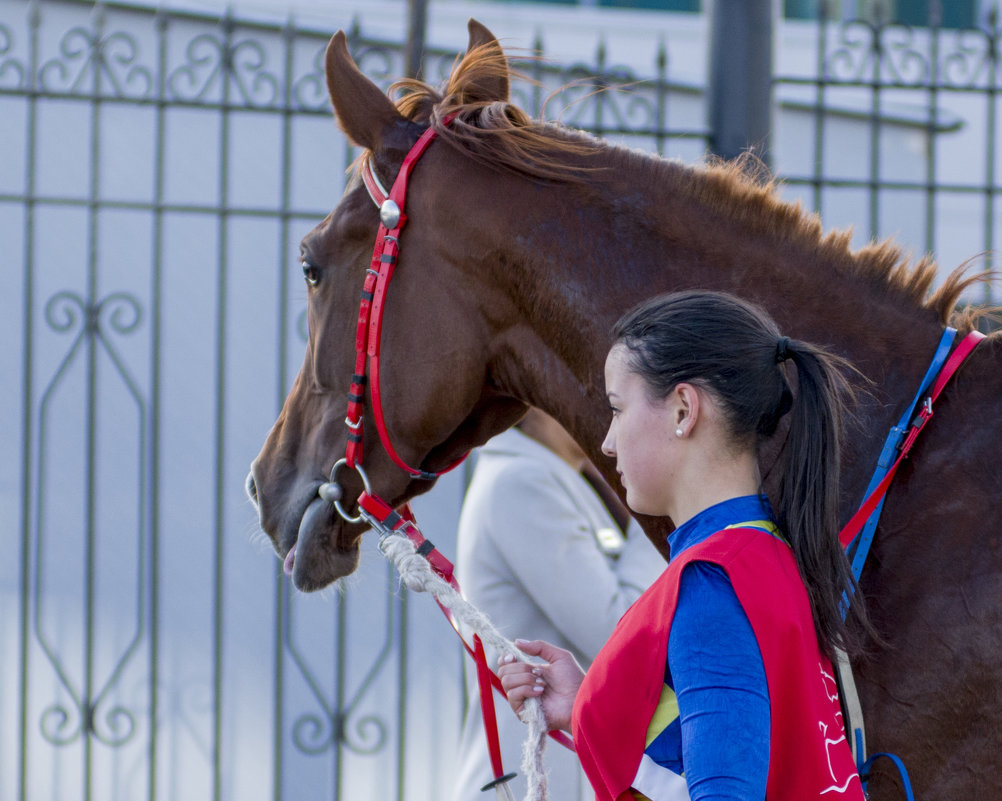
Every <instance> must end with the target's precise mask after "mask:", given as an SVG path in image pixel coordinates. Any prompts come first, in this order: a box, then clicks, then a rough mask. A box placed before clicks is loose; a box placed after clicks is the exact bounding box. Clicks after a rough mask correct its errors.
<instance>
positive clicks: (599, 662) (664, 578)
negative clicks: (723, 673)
mask: <svg viewBox="0 0 1002 801" xmlns="http://www.w3.org/2000/svg"><path fill="white" fill-rule="evenodd" d="M692 561H703V562H711V563H714V564H717V565H720V566H721V567H722V568H723V569H724V570H725V571H726V572H727V575H728V577H729V578H730V580H731V584H732V585H733V587H734V591H735V593H736V595H737V597H738V601H739V602H740V603H741V606H742V608H743V609H744V611H745V614H746V615H747V616H748V620H749V621H750V622H751V627H752V630H753V631H754V633H755V637H756V639H757V640H758V645H759V649H760V650H761V653H762V661H763V664H764V666H765V676H766V682H767V684H768V687H769V707H770V721H771V722H770V726H771V728H770V738H771V739H770V754H769V778H768V783H767V786H766V798H767V799H768V800H769V801H787V800H788V801H810V799H839V800H840V801H841V800H842V799H852V801H863V799H864V796H863V790H862V786H861V784H860V781H859V776H858V774H857V773H856V768H855V765H854V764H853V759H852V754H851V752H850V750H849V744H848V742H847V741H846V739H845V732H844V730H843V727H842V712H841V709H840V707H839V702H838V691H837V689H836V684H835V671H834V670H833V669H832V666H831V663H830V662H829V660H828V658H827V657H825V656H824V654H823V653H822V652H821V650H820V648H819V647H818V642H817V637H816V635H815V633H814V624H813V621H812V618H811V610H810V605H809V602H808V599H807V591H806V589H805V588H804V585H803V582H802V581H801V579H800V574H799V573H798V571H797V565H796V562H795V561H794V558H793V553H792V551H791V550H790V548H789V546H787V545H786V544H785V543H784V542H782V541H781V540H779V539H778V538H776V537H773V536H772V535H770V534H767V533H765V532H763V531H760V530H757V529H751V528H737V529H726V530H724V531H718V532H717V533H716V534H713V535H712V536H710V537H708V538H707V539H706V540H704V541H703V542H702V543H700V544H699V545H695V546H693V547H691V548H689V549H687V550H685V551H684V552H682V554H680V555H679V557H678V558H676V559H674V560H672V562H671V563H670V564H669V565H668V567H667V568H666V569H665V572H664V573H662V575H661V576H660V577H659V578H658V580H657V581H656V582H655V583H654V584H653V585H652V586H651V587H650V589H648V590H647V592H645V593H644V594H643V595H642V596H641V597H640V598H639V599H638V600H637V601H636V603H634V604H633V606H631V607H630V608H629V610H627V612H626V614H625V615H623V617H622V619H621V620H620V622H619V624H618V625H617V626H616V629H615V631H613V633H612V636H611V637H610V638H609V641H608V642H607V643H606V644H605V646H604V647H603V648H602V650H601V651H600V652H599V654H598V656H597V657H596V659H595V662H594V663H593V664H592V666H591V667H590V668H589V669H588V673H587V675H586V677H585V680H584V683H583V684H582V685H581V689H580V690H579V691H578V695H577V699H576V701H575V704H574V715H573V720H572V726H573V733H574V746H575V748H576V750H577V753H578V757H579V758H580V760H581V764H582V766H583V767H584V769H585V773H587V774H588V778H589V779H590V781H591V783H592V786H593V787H594V789H595V793H596V796H597V801H625V800H626V799H631V801H632V794H631V793H630V792H629V789H630V785H631V784H632V782H633V779H634V777H635V776H636V775H637V768H638V767H639V765H640V760H641V757H642V756H643V752H644V739H645V736H646V733H647V726H648V724H649V723H650V720H651V716H652V715H653V713H654V709H655V707H656V706H657V703H658V698H659V697H660V694H661V687H662V685H663V683H664V671H665V660H666V659H667V654H668V635H669V632H670V630H671V621H672V618H673V617H674V615H675V605H676V603H677V601H678V585H679V579H680V577H681V575H682V569H683V568H684V567H685V566H686V565H687V564H688V563H689V562H692Z"/></svg>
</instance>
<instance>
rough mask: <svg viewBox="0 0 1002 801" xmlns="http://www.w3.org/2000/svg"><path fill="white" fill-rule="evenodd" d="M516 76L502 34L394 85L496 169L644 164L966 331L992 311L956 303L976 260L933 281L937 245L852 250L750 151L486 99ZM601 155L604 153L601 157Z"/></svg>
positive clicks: (537, 174)
mask: <svg viewBox="0 0 1002 801" xmlns="http://www.w3.org/2000/svg"><path fill="white" fill-rule="evenodd" d="M509 76H514V77H519V78H522V79H523V80H529V79H528V78H526V76H524V75H520V74H519V73H517V72H513V71H512V70H511V66H510V62H509V59H508V57H507V56H506V55H505V54H504V53H503V51H502V50H501V49H500V48H499V47H497V45H496V43H489V44H485V45H481V46H479V47H475V48H473V49H472V50H470V51H469V52H468V53H467V54H466V55H465V56H463V57H462V58H460V59H457V62H456V63H455V64H454V65H453V69H452V70H451V72H450V75H449V78H448V79H447V81H446V82H445V83H444V85H443V86H442V88H441V89H435V88H433V87H431V86H430V85H428V84H426V83H424V82H422V81H418V80H415V79H404V80H400V81H397V82H396V83H394V84H393V85H392V86H391V87H390V94H391V96H392V95H393V94H394V93H399V95H400V96H399V97H398V98H397V99H396V100H395V104H396V107H397V110H398V111H399V112H400V113H401V114H402V115H403V116H405V117H406V118H408V119H410V120H412V121H414V122H417V123H421V124H427V125H431V126H433V127H434V128H435V130H436V132H437V134H438V136H439V138H440V139H441V140H442V141H443V142H445V143H447V144H449V145H450V146H452V147H454V148H456V149H458V150H461V151H462V152H464V153H465V154H466V155H468V156H469V157H471V158H473V159H474V160H476V161H478V162H480V163H481V164H484V165H485V166H488V167H490V168H492V169H495V170H501V171H507V172H513V173H516V174H519V175H523V176H526V177H528V178H531V179H535V180H542V181H559V182H563V183H571V184H582V183H585V182H586V181H587V180H588V179H589V177H594V176H595V173H597V172H599V171H607V170H609V169H610V162H616V164H615V170H614V172H618V169H619V168H620V167H631V166H632V167H639V168H640V170H639V174H642V175H649V176H651V177H650V179H649V180H651V181H652V182H654V183H656V184H658V185H659V186H660V188H661V189H662V190H664V188H665V186H671V187H672V192H673V193H675V192H677V193H679V194H681V195H682V196H685V197H691V198H692V199H693V200H696V201H698V202H700V203H702V204H704V205H705V206H706V207H707V208H709V209H711V210H713V211H715V212H716V213H719V214H725V215H727V216H728V217H729V218H730V219H733V220H735V221H738V222H741V223H742V224H743V225H744V226H746V228H747V229H750V230H755V231H759V232H761V233H763V234H765V235H768V236H771V237H774V238H778V239H781V240H783V241H784V242H786V243H791V244H795V245H799V246H801V247H803V248H804V249H807V250H811V251H814V252H816V253H817V254H818V257H819V258H820V259H823V260H825V261H826V262H829V263H831V264H834V265H835V266H836V269H838V270H839V271H840V272H843V273H844V274H847V275H854V276H856V277H858V278H859V279H861V280H863V281H865V282H867V283H868V284H870V285H872V286H873V288H874V289H875V290H877V291H885V292H890V293H893V294H896V295H898V296H899V297H902V298H903V299H904V300H905V301H906V302H910V303H913V304H915V305H917V306H918V307H920V308H923V309H926V310H929V311H932V312H933V313H935V314H936V315H937V317H938V318H939V320H940V322H941V323H943V324H944V325H946V324H951V325H953V326H955V327H957V328H958V330H960V331H961V332H966V331H968V330H970V329H971V328H973V327H974V325H975V323H976V321H977V319H978V318H979V317H980V316H982V315H983V314H984V313H985V311H986V310H984V309H980V308H978V307H972V306H967V307H964V308H960V309H958V304H959V303H960V299H961V296H962V294H963V292H964V291H965V290H966V289H967V288H968V287H970V286H971V285H972V284H975V283H977V282H979V281H985V280H987V277H986V276H985V275H983V274H975V275H968V274H967V271H968V268H969V267H970V266H971V262H970V261H969V262H967V263H965V264H962V265H960V266H959V267H957V268H956V269H954V270H953V271H952V272H951V273H950V274H949V275H948V276H947V277H946V279H945V280H944V281H943V283H942V284H941V285H940V286H939V287H938V288H936V289H935V290H934V291H933V290H932V288H933V285H934V283H935V280H936V278H937V274H938V273H937V267H936V262H935V260H934V259H933V258H932V257H931V256H930V255H925V256H922V257H921V258H920V259H919V260H918V261H917V262H916V263H914V264H912V263H911V262H910V261H909V259H908V257H907V256H906V254H905V253H904V251H903V250H902V248H901V247H900V246H898V245H897V244H895V243H894V242H893V241H892V240H884V241H879V242H878V241H875V242H871V243H870V244H868V245H865V246H864V247H862V248H860V249H858V250H856V251H853V250H852V249H851V240H852V229H845V230H835V231H831V232H829V233H827V234H826V233H825V232H824V229H823V227H822V224H821V219H820V217H819V216H818V215H817V214H815V213H811V212H807V211H806V210H805V209H804V208H803V206H802V205H801V203H800V202H799V201H797V202H789V201H786V200H783V199H781V198H780V197H779V194H778V191H777V184H776V180H775V178H774V177H773V176H772V175H771V174H770V173H769V170H768V168H767V167H766V165H765V164H764V163H762V162H761V161H759V160H757V159H755V158H754V157H753V156H751V155H745V156H742V157H739V158H737V159H734V160H731V161H723V160H720V159H710V160H709V161H708V163H707V164H705V165H702V166H699V167H693V166H690V165H684V164H682V163H681V162H677V161H672V160H665V159H663V158H660V157H658V156H656V155H653V154H650V153H646V152H641V151H638V150H633V149H630V148H626V147H623V146H621V145H617V144H614V143H611V142H607V141H605V140H602V139H599V138H598V137H595V136H592V135H591V134H588V133H586V132H584V131H580V130H577V129H573V128H568V127H566V126H564V125H561V124H559V123H555V122H545V121H541V120H535V119H533V118H532V117H530V115H529V114H527V113H526V112H525V111H524V110H522V109H521V108H519V107H517V106H515V105H513V104H512V103H510V102H507V101H502V100H496V99H494V100H491V99H485V96H489V93H488V92H486V91H485V89H484V87H487V86H497V85H502V84H504V85H507V81H508V80H509ZM449 118H451V119H449ZM447 119H449V122H448V124H446V120H447ZM602 155H605V157H606V158H605V159H602V158H599V157H600V156H602Z"/></svg>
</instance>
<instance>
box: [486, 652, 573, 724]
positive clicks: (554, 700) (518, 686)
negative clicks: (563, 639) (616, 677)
mask: <svg viewBox="0 0 1002 801" xmlns="http://www.w3.org/2000/svg"><path fill="white" fill-rule="evenodd" d="M515 645H516V646H517V647H518V649H519V650H520V651H522V652H523V653H525V654H528V655H529V656H538V657H541V658H542V659H545V660H546V662H547V664H544V665H530V664H528V663H526V662H517V661H515V657H513V656H511V655H508V656H504V657H502V658H501V660H500V661H499V663H498V676H499V677H500V679H501V686H502V687H504V690H505V693H506V694H507V696H508V703H509V704H511V708H512V709H514V710H515V714H517V715H519V717H521V715H522V707H523V705H524V704H525V701H526V699H527V698H538V699H539V700H540V701H541V702H542V705H543V716H544V717H545V718H546V725H547V726H548V727H549V728H550V729H551V730H552V729H563V730H565V731H570V729H571V711H572V710H573V709H574V698H575V697H576V696H577V694H578V687H580V686H581V682H582V681H583V680H584V671H583V670H582V669H581V666H580V665H578V663H577V660H576V659H575V658H574V655H573V654H571V652H570V651H566V650H564V649H563V648H557V646H555V645H550V643H548V642H544V641H543V640H532V641H526V640H515Z"/></svg>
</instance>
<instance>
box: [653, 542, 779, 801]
mask: <svg viewBox="0 0 1002 801" xmlns="http://www.w3.org/2000/svg"><path fill="white" fill-rule="evenodd" d="M668 668H669V671H670V673H671V679H672V684H673V685H674V688H675V694H676V696H677V697H678V708H679V716H680V722H681V734H682V764H683V766H684V768H685V778H686V782H687V784H688V785H689V796H690V798H691V799H692V801H710V799H714V800H715V801H716V800H718V799H720V800H722V799H728V801H762V800H763V799H764V798H765V788H766V779H767V777H768V773H769V689H768V685H767V684H766V679H765V668H764V667H763V665H762V655H761V652H760V651H759V647H758V642H757V641H756V639H755V634H754V632H753V631H752V627H751V623H749V622H748V617H747V616H746V615H745V612H744V610H743V609H742V608H741V604H740V603H738V599H737V596H736V595H735V593H734V588H733V587H732V586H731V582H730V579H728V577H727V575H726V573H724V571H723V569H722V568H720V567H718V566H716V565H711V564H708V563H705V562H694V563H692V564H691V565H689V566H688V567H686V569H685V570H684V571H683V573H682V579H681V583H680V586H679V596H678V606H677V607H676V611H675V618H674V620H673V621H672V627H671V636H670V637H669V640H668Z"/></svg>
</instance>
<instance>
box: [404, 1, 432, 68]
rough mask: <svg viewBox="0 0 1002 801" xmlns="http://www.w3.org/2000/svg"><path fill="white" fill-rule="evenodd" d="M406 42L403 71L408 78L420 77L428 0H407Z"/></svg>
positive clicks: (426, 25) (422, 65) (422, 66)
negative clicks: (408, 10) (408, 11)
mask: <svg viewBox="0 0 1002 801" xmlns="http://www.w3.org/2000/svg"><path fill="white" fill-rule="evenodd" d="M408 6H409V7H410V14H409V17H408V20H407V44H406V45H405V47H404V72H405V73H406V75H407V77H408V78H421V77H422V72H423V68H424V39H425V31H426V29H427V27H428V0H408Z"/></svg>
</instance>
